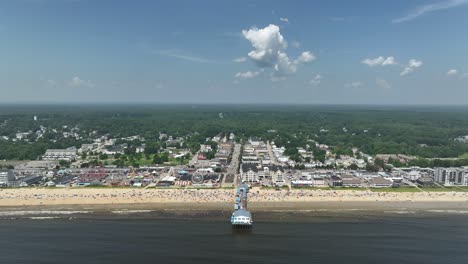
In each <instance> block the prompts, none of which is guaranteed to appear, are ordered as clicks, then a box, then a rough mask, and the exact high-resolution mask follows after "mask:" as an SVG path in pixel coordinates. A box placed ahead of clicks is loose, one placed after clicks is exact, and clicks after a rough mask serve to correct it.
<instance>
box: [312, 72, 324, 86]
mask: <svg viewBox="0 0 468 264" xmlns="http://www.w3.org/2000/svg"><path fill="white" fill-rule="evenodd" d="M322 79H323V77H322V76H321V75H320V74H316V75H315V77H314V78H313V79H312V80H310V81H309V83H310V84H311V85H313V86H317V85H319V84H320V83H321V82H322Z"/></svg>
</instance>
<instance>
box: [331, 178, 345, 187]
mask: <svg viewBox="0 0 468 264" xmlns="http://www.w3.org/2000/svg"><path fill="white" fill-rule="evenodd" d="M328 185H330V187H341V186H343V180H342V179H341V178H340V177H338V176H331V177H330V180H329V181H328Z"/></svg>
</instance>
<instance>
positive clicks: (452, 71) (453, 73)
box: [447, 69, 458, 76]
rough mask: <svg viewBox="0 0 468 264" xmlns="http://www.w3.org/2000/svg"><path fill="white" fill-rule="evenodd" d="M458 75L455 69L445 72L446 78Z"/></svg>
mask: <svg viewBox="0 0 468 264" xmlns="http://www.w3.org/2000/svg"><path fill="white" fill-rule="evenodd" d="M455 75H458V70H457V69H450V70H448V72H447V76H455Z"/></svg>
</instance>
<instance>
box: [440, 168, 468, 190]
mask: <svg viewBox="0 0 468 264" xmlns="http://www.w3.org/2000/svg"><path fill="white" fill-rule="evenodd" d="M434 181H435V182H437V183H439V184H443V185H447V186H450V185H464V186H468V170H467V169H466V168H436V169H435V172H434Z"/></svg>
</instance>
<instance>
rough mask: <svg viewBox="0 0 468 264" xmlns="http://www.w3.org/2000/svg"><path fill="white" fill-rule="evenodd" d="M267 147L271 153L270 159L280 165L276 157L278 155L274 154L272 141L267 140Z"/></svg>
mask: <svg viewBox="0 0 468 264" xmlns="http://www.w3.org/2000/svg"><path fill="white" fill-rule="evenodd" d="M267 149H268V154H269V155H270V160H271V163H273V164H274V165H278V164H279V163H278V160H277V159H276V156H275V155H274V154H273V150H271V145H270V141H267Z"/></svg>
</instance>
